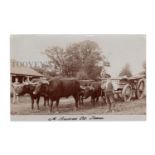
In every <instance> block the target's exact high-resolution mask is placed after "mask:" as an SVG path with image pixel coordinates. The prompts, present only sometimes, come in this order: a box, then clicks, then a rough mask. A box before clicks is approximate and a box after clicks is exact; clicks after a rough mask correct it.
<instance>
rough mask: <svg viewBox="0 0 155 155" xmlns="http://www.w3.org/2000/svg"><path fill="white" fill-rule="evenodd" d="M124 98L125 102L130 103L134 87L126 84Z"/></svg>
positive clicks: (123, 92)
mask: <svg viewBox="0 0 155 155" xmlns="http://www.w3.org/2000/svg"><path fill="white" fill-rule="evenodd" d="M122 97H123V100H124V102H129V101H130V100H131V97H132V87H131V85H129V84H126V85H125V86H124V88H123V91H122Z"/></svg>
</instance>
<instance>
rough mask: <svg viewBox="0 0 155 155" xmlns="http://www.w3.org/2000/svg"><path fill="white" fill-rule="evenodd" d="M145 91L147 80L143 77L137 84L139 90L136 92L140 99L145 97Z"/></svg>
mask: <svg viewBox="0 0 155 155" xmlns="http://www.w3.org/2000/svg"><path fill="white" fill-rule="evenodd" d="M144 91H145V82H144V80H143V79H141V80H140V81H139V82H138V84H137V92H136V95H137V98H138V99H141V98H143V96H144Z"/></svg>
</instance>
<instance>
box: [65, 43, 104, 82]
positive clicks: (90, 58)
mask: <svg viewBox="0 0 155 155" xmlns="http://www.w3.org/2000/svg"><path fill="white" fill-rule="evenodd" d="M66 54H67V55H68V57H67V61H68V62H69V63H70V70H71V71H72V74H73V75H76V73H77V72H78V71H80V70H83V71H84V72H85V73H86V74H87V75H88V77H89V78H91V79H95V78H97V77H98V76H99V75H100V72H101V67H99V66H98V63H99V61H103V59H102V55H101V52H100V49H99V46H98V44H97V43H96V42H94V41H89V40H85V41H82V42H79V43H75V44H72V45H70V46H69V47H68V48H67V49H66ZM96 71H97V72H96Z"/></svg>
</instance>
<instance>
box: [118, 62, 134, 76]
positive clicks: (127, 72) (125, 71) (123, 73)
mask: <svg viewBox="0 0 155 155" xmlns="http://www.w3.org/2000/svg"><path fill="white" fill-rule="evenodd" d="M119 76H127V77H131V76H132V73H131V70H130V65H129V64H126V65H125V66H124V67H123V69H122V71H121V72H120V74H119Z"/></svg>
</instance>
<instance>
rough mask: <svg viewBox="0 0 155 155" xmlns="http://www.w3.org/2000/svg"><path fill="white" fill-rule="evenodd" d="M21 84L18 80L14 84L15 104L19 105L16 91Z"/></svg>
mask: <svg viewBox="0 0 155 155" xmlns="http://www.w3.org/2000/svg"><path fill="white" fill-rule="evenodd" d="M19 85H20V83H19V82H18V78H15V82H14V83H13V84H12V87H13V103H14V104H15V103H19V97H18V96H17V95H16V91H17V89H18V87H19Z"/></svg>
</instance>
